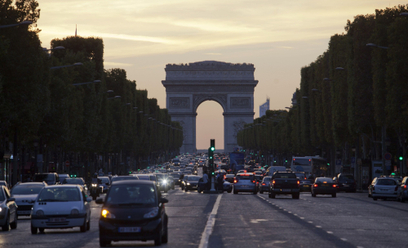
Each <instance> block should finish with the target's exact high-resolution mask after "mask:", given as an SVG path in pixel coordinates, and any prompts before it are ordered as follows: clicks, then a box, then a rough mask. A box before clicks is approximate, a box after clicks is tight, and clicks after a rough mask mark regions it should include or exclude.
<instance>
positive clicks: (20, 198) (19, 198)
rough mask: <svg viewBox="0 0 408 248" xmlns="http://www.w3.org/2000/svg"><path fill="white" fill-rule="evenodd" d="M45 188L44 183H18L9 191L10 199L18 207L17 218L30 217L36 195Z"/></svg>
mask: <svg viewBox="0 0 408 248" xmlns="http://www.w3.org/2000/svg"><path fill="white" fill-rule="evenodd" d="M45 186H47V184H46V183H45V182H41V183H40V182H23V183H20V182H18V183H17V184H16V185H14V187H13V188H12V189H11V197H13V198H14V199H15V202H16V204H17V206H18V209H17V216H30V215H31V208H32V207H33V205H34V202H35V199H36V198H37V196H38V193H40V191H41V190H42V189H43V188H44V187H45Z"/></svg>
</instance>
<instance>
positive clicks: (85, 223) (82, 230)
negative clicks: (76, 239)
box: [80, 216, 87, 232]
mask: <svg viewBox="0 0 408 248" xmlns="http://www.w3.org/2000/svg"><path fill="white" fill-rule="evenodd" d="M86 219H87V217H86V216H85V219H84V224H83V225H82V226H81V227H80V229H81V232H86V227H87V221H86Z"/></svg>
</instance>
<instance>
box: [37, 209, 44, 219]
mask: <svg viewBox="0 0 408 248" xmlns="http://www.w3.org/2000/svg"><path fill="white" fill-rule="evenodd" d="M35 215H37V216H38V217H42V216H44V211H42V210H37V212H35Z"/></svg>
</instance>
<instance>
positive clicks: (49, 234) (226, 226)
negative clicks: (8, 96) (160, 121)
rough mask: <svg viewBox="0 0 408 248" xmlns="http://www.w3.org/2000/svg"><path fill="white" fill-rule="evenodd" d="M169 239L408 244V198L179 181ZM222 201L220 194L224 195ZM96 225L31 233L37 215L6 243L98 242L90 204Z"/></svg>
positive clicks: (224, 243) (363, 247) (6, 235)
mask: <svg viewBox="0 0 408 248" xmlns="http://www.w3.org/2000/svg"><path fill="white" fill-rule="evenodd" d="M163 195H164V197H166V198H167V199H168V200H169V203H168V204H166V211H167V214H168V216H169V241H168V244H165V245H162V247H177V248H182V247H186V248H187V247H200V248H205V247H211V248H213V247H215V248H217V247H245V248H247V247H296V248H299V247H314V248H319V247H325V248H326V247H359V248H368V247H370V248H375V247H393V248H394V247H408V235H407V234H408V203H400V202H396V201H383V200H378V201H373V200H372V199H371V198H368V197H367V193H339V194H337V197H336V198H332V197H331V196H317V197H316V198H314V197H311V195H310V193H302V194H301V196H300V199H299V200H294V199H291V197H290V196H277V198H276V199H270V198H268V195H267V194H266V193H265V194H263V195H261V194H258V195H253V194H245V193H240V194H238V195H234V194H228V193H224V194H198V193H197V192H187V193H186V192H184V191H181V190H180V189H178V188H177V187H176V189H175V190H170V191H169V192H168V193H167V194H163ZM217 199H218V200H217ZM91 207H92V220H91V230H90V231H87V232H86V233H81V232H80V231H79V228H73V229H61V230H47V229H46V230H45V234H37V235H32V234H31V232H30V219H29V218H21V219H19V221H18V227H17V229H15V230H11V231H8V232H0V247H13V248H14V247H24V248H26V247H30V248H35V247H44V248H45V247H46V248H48V247H50V248H51V247H52V248H55V247H58V248H65V247H67V248H68V247H69V248H72V247H99V234H98V224H97V223H98V218H99V212H100V205H97V204H95V202H92V203H91ZM152 246H153V242H152V241H148V242H113V243H112V247H152Z"/></svg>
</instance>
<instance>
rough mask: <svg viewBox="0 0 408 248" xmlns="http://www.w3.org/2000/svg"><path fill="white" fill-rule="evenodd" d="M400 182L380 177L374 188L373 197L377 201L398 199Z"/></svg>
mask: <svg viewBox="0 0 408 248" xmlns="http://www.w3.org/2000/svg"><path fill="white" fill-rule="evenodd" d="M397 190H398V182H397V181H396V180H395V179H394V178H391V177H380V178H377V181H376V182H375V184H374V185H373V187H372V191H371V197H372V198H373V200H374V201H376V200H377V199H379V198H380V199H387V198H394V199H396V198H397Z"/></svg>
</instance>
